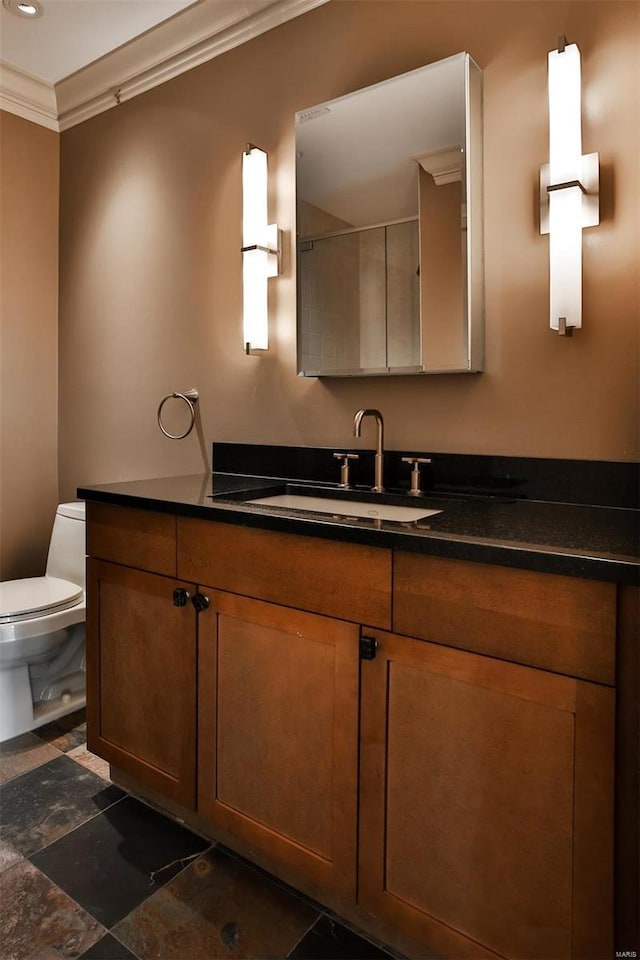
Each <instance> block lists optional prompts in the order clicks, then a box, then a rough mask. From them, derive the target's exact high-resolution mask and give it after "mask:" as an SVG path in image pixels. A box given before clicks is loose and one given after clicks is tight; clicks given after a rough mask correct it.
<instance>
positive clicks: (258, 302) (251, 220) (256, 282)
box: [242, 147, 279, 350]
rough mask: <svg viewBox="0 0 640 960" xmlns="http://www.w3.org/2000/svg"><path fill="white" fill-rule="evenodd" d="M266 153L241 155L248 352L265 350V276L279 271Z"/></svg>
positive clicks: (254, 149)
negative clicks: (269, 215) (269, 211)
mask: <svg viewBox="0 0 640 960" xmlns="http://www.w3.org/2000/svg"><path fill="white" fill-rule="evenodd" d="M267 186H268V184H267V154H266V153H265V152H264V150H260V149H259V148H258V147H251V148H250V149H248V150H247V151H245V152H244V153H243V154H242V258H243V260H242V312H243V331H244V343H245V346H246V348H247V349H249V350H267V349H268V348H269V305H268V303H269V289H268V284H267V278H268V277H275V276H277V275H278V272H279V264H278V227H277V225H276V224H275V223H267Z"/></svg>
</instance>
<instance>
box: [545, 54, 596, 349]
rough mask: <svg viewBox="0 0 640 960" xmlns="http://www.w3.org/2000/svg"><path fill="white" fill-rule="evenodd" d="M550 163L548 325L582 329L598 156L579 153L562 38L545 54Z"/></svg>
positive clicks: (575, 69)
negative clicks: (585, 241)
mask: <svg viewBox="0 0 640 960" xmlns="http://www.w3.org/2000/svg"><path fill="white" fill-rule="evenodd" d="M548 67H549V80H548V89H549V163H547V164H544V165H543V166H542V167H541V168H540V233H542V234H549V325H550V327H551V329H552V330H556V331H557V332H558V333H560V334H561V335H562V336H570V335H571V334H572V332H573V330H576V329H579V328H580V327H581V326H582V230H583V228H584V227H593V226H597V224H598V223H599V222H600V172H599V171H600V166H599V157H598V154H597V153H590V154H585V155H583V153H582V111H581V64H580V51H579V49H578V47H577V46H576V44H575V43H572V44H569V45H567V42H566V39H565V38H564V37H560V39H559V42H558V49H557V50H551V52H550V53H549V55H548Z"/></svg>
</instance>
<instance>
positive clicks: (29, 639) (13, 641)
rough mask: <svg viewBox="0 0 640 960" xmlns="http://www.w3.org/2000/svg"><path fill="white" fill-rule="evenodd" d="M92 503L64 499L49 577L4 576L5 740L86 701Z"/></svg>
mask: <svg viewBox="0 0 640 960" xmlns="http://www.w3.org/2000/svg"><path fill="white" fill-rule="evenodd" d="M85 554H86V549H85V505H84V503H82V502H77V503H61V504H60V505H59V506H58V508H57V510H56V516H55V520H54V524H53V531H52V534H51V542H50V544H49V554H48V557H47V568H46V573H45V576H44V577H31V578H30V579H27V580H8V581H5V582H4V583H0V743H2V742H4V741H5V740H9V739H11V737H17V736H18V735H19V734H21V733H27V732H28V731H29V730H34V729H36V728H37V727H40V726H42V724H44V723H48V722H49V721H51V720H56V719H58V718H59V717H62V716H64V715H65V714H67V713H71V712H72V711H73V710H77V709H78V708H79V707H82V706H84V704H85V649H84V639H85V614H86V603H85V592H84V586H85V561H86V557H85Z"/></svg>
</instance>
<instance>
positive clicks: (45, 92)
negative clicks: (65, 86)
mask: <svg viewBox="0 0 640 960" xmlns="http://www.w3.org/2000/svg"><path fill="white" fill-rule="evenodd" d="M0 109H2V110H6V111H8V113H14V114H15V115H16V116H18V117H22V118H23V120H31V122H32V123H38V124H39V125H40V126H41V127H48V129H49V130H59V129H60V125H59V123H58V109H57V106H56V94H55V90H54V87H53V84H51V83H47V82H46V81H45V80H40V79H38V77H32V76H31V74H29V73H25V72H24V71H23V70H18V69H17V68H16V67H12V66H10V64H8V63H0Z"/></svg>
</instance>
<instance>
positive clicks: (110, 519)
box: [87, 503, 176, 577]
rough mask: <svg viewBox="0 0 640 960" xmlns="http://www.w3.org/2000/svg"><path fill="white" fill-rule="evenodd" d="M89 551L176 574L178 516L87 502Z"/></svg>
mask: <svg viewBox="0 0 640 960" xmlns="http://www.w3.org/2000/svg"><path fill="white" fill-rule="evenodd" d="M87 553H88V554H89V556H90V557H96V558H97V559H99V560H111V561H113V562H114V563H122V564H125V566H127V567H138V568H139V569H141V570H150V571H151V572H152V573H162V574H164V575H165V576H168V577H175V575H176V518H175V516H172V515H171V514H169V513H154V512H151V511H149V510H136V509H135V508H133V507H116V506H113V504H110V503H87Z"/></svg>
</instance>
